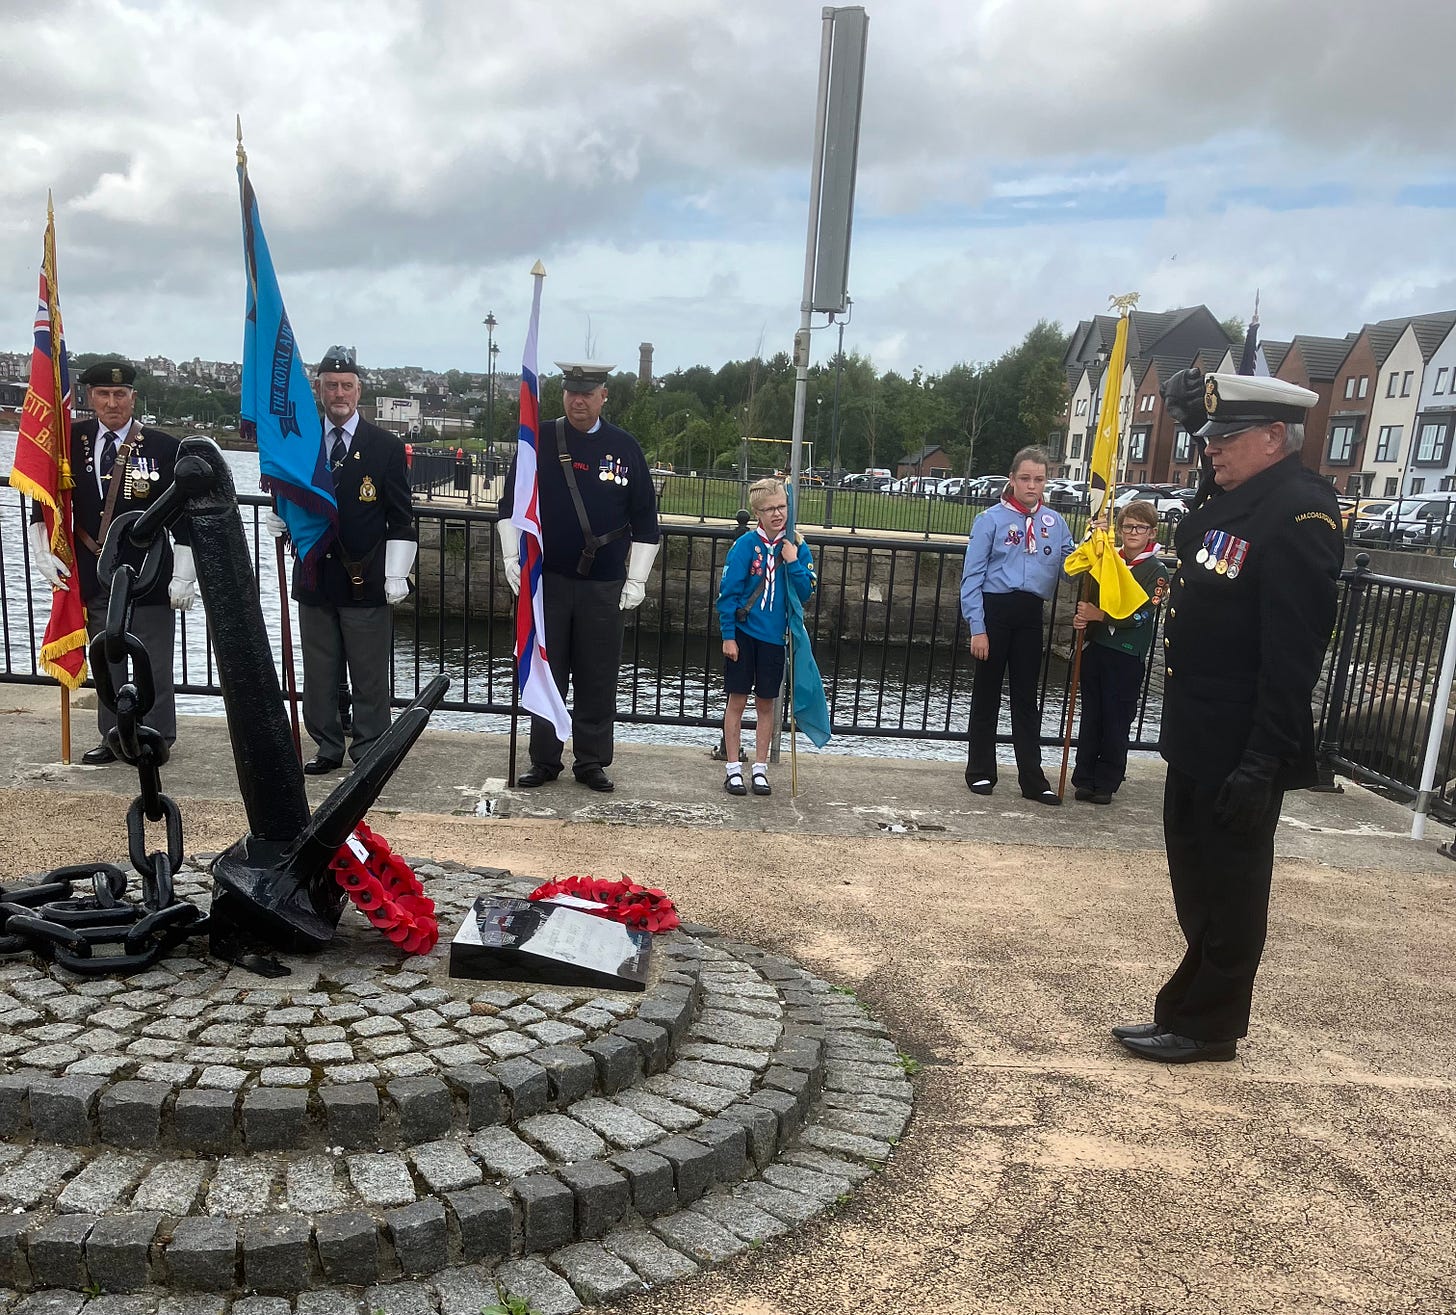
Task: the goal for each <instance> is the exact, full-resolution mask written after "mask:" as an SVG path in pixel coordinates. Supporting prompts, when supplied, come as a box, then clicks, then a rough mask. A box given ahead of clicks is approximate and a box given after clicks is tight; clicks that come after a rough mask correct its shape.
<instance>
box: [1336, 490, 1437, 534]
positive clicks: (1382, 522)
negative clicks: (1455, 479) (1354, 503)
mask: <svg viewBox="0 0 1456 1315" xmlns="http://www.w3.org/2000/svg"><path fill="white" fill-rule="evenodd" d="M1354 538H1355V539H1356V540H1357V541H1359V542H1362V543H1388V544H1404V545H1408V546H1413V547H1422V546H1430V545H1439V546H1441V547H1450V546H1452V545H1453V544H1456V494H1448V493H1435V494H1413V495H1411V496H1409V497H1404V498H1388V499H1386V500H1384V501H1383V502H1377V503H1373V504H1371V505H1369V506H1367V507H1366V508H1365V509H1364V513H1363V514H1362V515H1358V516H1357V517H1356V519H1355V531H1354Z"/></svg>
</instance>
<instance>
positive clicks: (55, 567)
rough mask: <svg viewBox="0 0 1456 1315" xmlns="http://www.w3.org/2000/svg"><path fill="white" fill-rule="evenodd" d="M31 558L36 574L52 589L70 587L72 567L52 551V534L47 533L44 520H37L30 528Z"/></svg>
mask: <svg viewBox="0 0 1456 1315" xmlns="http://www.w3.org/2000/svg"><path fill="white" fill-rule="evenodd" d="M29 533H30V559H31V562H32V564H33V565H34V566H35V569H36V574H38V575H39V576H40V578H41V579H42V580H44V581H45V582H46V583H47V584H48V585H50V587H51V588H52V589H69V588H70V587H71V586H70V585H68V584H67V583H66V581H67V580H69V579H70V578H71V568H70V567H69V566H67V565H66V564H65V562H63V561H62V560H61V559H60V558H59V557H57V556H56V555H55V553H53V552H52V551H51V536H50V535H49V534H47V533H46V527H45V522H44V521H36V522H35V523H34V524H33V525H31V527H30V530H29Z"/></svg>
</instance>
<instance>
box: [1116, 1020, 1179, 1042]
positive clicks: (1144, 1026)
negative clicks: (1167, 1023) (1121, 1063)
mask: <svg viewBox="0 0 1456 1315" xmlns="http://www.w3.org/2000/svg"><path fill="white" fill-rule="evenodd" d="M1165 1030H1166V1029H1165V1028H1164V1027H1163V1025H1162V1024H1161V1023H1119V1024H1118V1025H1117V1026H1116V1027H1114V1028H1113V1029H1112V1035H1113V1036H1114V1037H1116V1038H1117V1039H1118V1040H1119V1041H1126V1040H1127V1039H1128V1037H1134V1036H1135V1037H1150V1036H1157V1035H1158V1033H1159V1032H1162V1031H1165Z"/></svg>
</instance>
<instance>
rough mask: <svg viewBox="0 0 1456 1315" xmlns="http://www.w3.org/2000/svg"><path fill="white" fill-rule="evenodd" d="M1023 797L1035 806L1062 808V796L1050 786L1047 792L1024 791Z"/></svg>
mask: <svg viewBox="0 0 1456 1315" xmlns="http://www.w3.org/2000/svg"><path fill="white" fill-rule="evenodd" d="M972 788H974V787H972ZM1021 797H1022V798H1023V799H1030V800H1031V802H1032V803H1034V804H1046V805H1047V807H1048V808H1060V807H1061V806H1062V796H1061V795H1059V794H1058V793H1057V792H1056V791H1055V790H1053V789H1052V788H1051V787H1050V786H1048V787H1047V788H1046V789H1045V790H1023V791H1022V792H1021Z"/></svg>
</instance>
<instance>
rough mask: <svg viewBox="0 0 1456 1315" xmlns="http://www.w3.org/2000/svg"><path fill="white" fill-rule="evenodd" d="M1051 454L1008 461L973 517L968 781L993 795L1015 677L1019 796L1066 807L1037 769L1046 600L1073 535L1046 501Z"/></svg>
mask: <svg viewBox="0 0 1456 1315" xmlns="http://www.w3.org/2000/svg"><path fill="white" fill-rule="evenodd" d="M1047 461H1048V457H1047V454H1046V453H1045V452H1044V451H1043V450H1042V449H1041V448H1039V447H1024V448H1022V449H1021V451H1020V452H1018V453H1017V454H1016V459H1015V460H1014V461H1012V463H1011V481H1010V483H1009V484H1008V485H1007V486H1006V491H1005V493H1003V494H1002V496H1001V501H1000V503H999V504H997V505H996V506H994V507H990V508H988V509H987V510H985V511H983V512H982V513H981V514H980V515H979V516H977V517H976V520H975V524H973V525H972V526H971V538H970V542H969V543H968V544H967V545H966V564H965V570H964V571H963V572H962V574H961V615H962V616H964V617H965V619H966V627H967V629H969V631H970V634H971V656H972V657H974V658H975V659H977V662H976V674H975V679H974V681H973V683H972V685H971V722H970V730H969V737H968V738H969V741H970V744H969V750H968V753H967V756H966V784H967V785H968V786H969V787H970V788H971V790H972V792H973V793H975V794H990V793H991V791H992V790H994V789H995V788H996V723H997V721H998V719H999V717H1000V714H1001V681H1002V678H1003V677H1004V676H1008V675H1009V677H1010V680H1011V741H1012V744H1013V745H1014V746H1015V749H1016V775H1017V779H1018V781H1019V783H1020V785H1021V793H1022V797H1023V798H1026V799H1032V800H1035V801H1036V802H1037V803H1041V804H1060V803H1061V802H1062V800H1061V796H1060V795H1058V794H1057V793H1056V791H1055V790H1053V789H1052V787H1051V783H1050V782H1049V781H1048V780H1047V778H1046V774H1045V773H1044V772H1043V771H1042V769H1041V716H1040V714H1039V713H1038V711H1037V706H1036V677H1037V669H1038V667H1039V666H1040V665H1041V655H1042V637H1043V622H1042V610H1043V604H1044V603H1045V601H1046V600H1047V599H1048V598H1050V597H1051V596H1052V594H1053V592H1054V591H1055V590H1056V587H1057V581H1058V579H1059V578H1060V577H1061V574H1062V562H1063V561H1064V560H1065V558H1066V556H1067V554H1068V553H1070V552H1071V551H1072V532H1071V530H1069V529H1068V528H1067V522H1066V521H1064V520H1063V519H1062V518H1061V517H1060V516H1059V515H1057V513H1056V512H1054V511H1053V510H1052V509H1051V508H1050V507H1048V506H1047V505H1046V504H1045V503H1044V502H1043V501H1042V500H1041V494H1042V489H1043V488H1044V487H1045V486H1046V477H1047Z"/></svg>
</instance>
